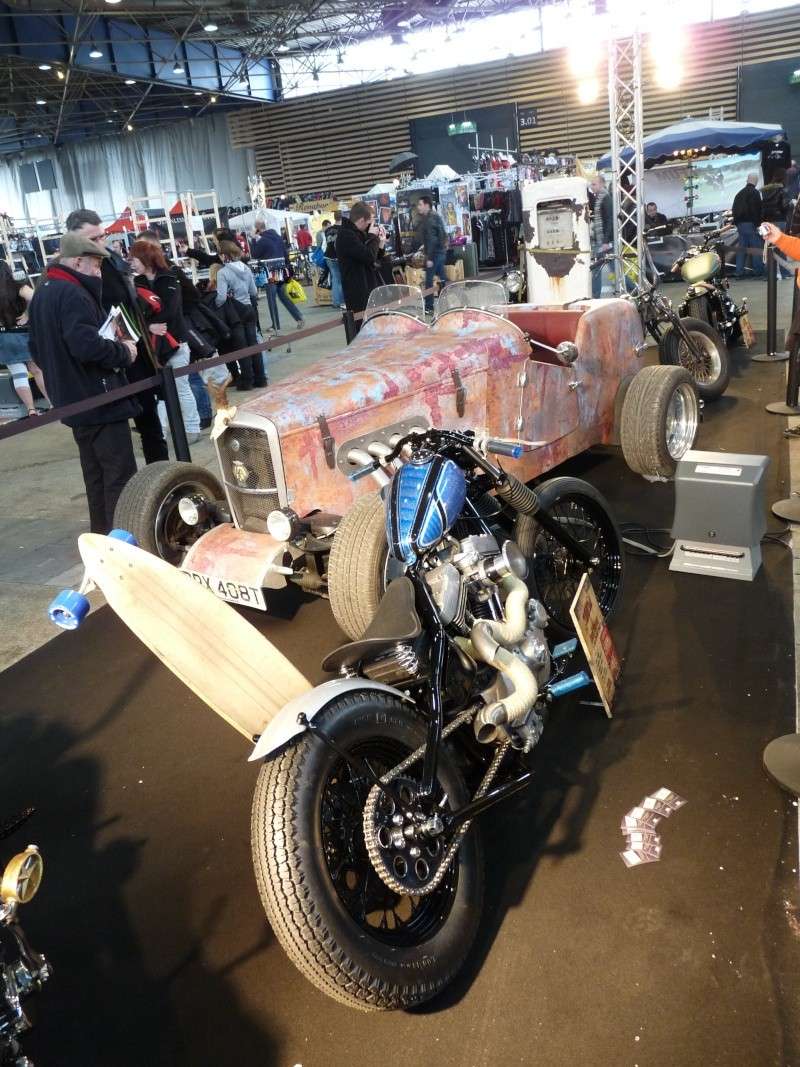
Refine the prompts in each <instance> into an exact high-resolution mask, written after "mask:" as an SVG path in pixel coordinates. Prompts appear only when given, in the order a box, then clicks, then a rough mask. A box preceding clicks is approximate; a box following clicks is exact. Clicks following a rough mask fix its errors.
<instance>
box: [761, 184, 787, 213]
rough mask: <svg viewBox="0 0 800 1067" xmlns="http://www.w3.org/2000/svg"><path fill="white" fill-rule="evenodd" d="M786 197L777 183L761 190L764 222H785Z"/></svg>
mask: <svg viewBox="0 0 800 1067" xmlns="http://www.w3.org/2000/svg"><path fill="white" fill-rule="evenodd" d="M786 210H787V206H786V195H785V193H784V189H783V186H782V185H778V183H777V182H774V183H771V184H770V185H765V186H764V188H763V189H762V190H761V217H762V218H763V219H764V222H784V221H785V219H786Z"/></svg>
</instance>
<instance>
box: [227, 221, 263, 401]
mask: <svg viewBox="0 0 800 1067" xmlns="http://www.w3.org/2000/svg"><path fill="white" fill-rule="evenodd" d="M224 244H225V252H224V253H223V259H224V260H225V262H224V264H223V266H222V269H221V270H220V271H218V272H217V278H216V280H217V295H216V306H217V307H218V308H221V307H224V306H225V302H226V300H228V298H229V296H230V299H231V301H232V302H233V305H234V308H235V309H236V312H237V314H238V315H239V318H240V319H241V321H242V325H243V327H244V333H245V347H246V348H250V347H251V346H252V345H256V344H258V336H257V330H258V289H257V288H256V282H255V278H254V277H253V272H252V271H251V270H250V268H249V267H248V266H247V264H246V263H243V262H242V251H241V249H240V248H239V247H238V245H231V244H230V243H228V242H224ZM266 384H267V379H266V375H265V374H264V360H263V358H262V356H261V354H260V353H259V354H257V355H255V356H247V357H245V358H244V359H240V360H239V383H238V388H239V389H253V388H255V389H263V388H264V386H265V385H266Z"/></svg>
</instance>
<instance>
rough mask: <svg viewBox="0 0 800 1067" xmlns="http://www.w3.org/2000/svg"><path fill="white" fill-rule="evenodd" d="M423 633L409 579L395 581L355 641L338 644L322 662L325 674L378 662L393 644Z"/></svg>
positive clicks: (412, 586)
mask: <svg viewBox="0 0 800 1067" xmlns="http://www.w3.org/2000/svg"><path fill="white" fill-rule="evenodd" d="M421 633H422V623H421V622H420V619H419V615H418V614H417V608H416V604H415V600H414V585H413V583H412V581H411V579H410V578H405V577H403V578H396V579H395V580H394V581H393V582H392V583H391V584H390V585H389V586H388V587H387V589H386V592H385V593H384V595H383V597H382V598H381V601H380V603H379V604H378V610H377V611H376V613H375V618H374V619H373V620H372V622H371V623H370V624H369V626H368V627H367V629H366V632H365V633H364V636H363V637H362V638H360V639H359V640H358V641H349V642H348V643H347V644H346V645H340V646H339V648H337V649H335V650H334V651H333V652H331V653H330V654H329V655H327V656H326V657H325V659H324V660H323V661H322V669H323V670H324V671H331V672H338V671H340V670H341V669H342V667H356V666H357V665H358V664H359V663H361V662H362V661H363V660H373V659H377V658H378V656H381V655H382V654H383V653H384V652H388V651H390V649H392V648H394V647H395V645H399V644H403V643H404V642H406V641H413V640H414V638H415V637H419V635H420V634H421Z"/></svg>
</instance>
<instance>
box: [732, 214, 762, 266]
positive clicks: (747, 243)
mask: <svg viewBox="0 0 800 1067" xmlns="http://www.w3.org/2000/svg"><path fill="white" fill-rule="evenodd" d="M736 232H737V233H738V234H739V246H738V248H737V251H736V277H737V278H742V277H743V276H744V266H745V261H746V260H747V259H749V260H750V265H751V267H752V268H753V274H754V275H755V276H756V277H757V278H763V277H764V264H763V263H762V261H761V256H760V255H759V251H760V249H761V248H763V247H764V242H763V241H762V240H761V237H760V236H759V234H758V230H756V227H755V223H753V222H737V223H736ZM748 248H753V249H756V251H754V252H748V251H747V249H748Z"/></svg>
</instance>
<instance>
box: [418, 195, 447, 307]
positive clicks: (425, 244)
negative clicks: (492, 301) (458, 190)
mask: <svg viewBox="0 0 800 1067" xmlns="http://www.w3.org/2000/svg"><path fill="white" fill-rule="evenodd" d="M417 220H418V221H417V230H416V239H417V241H418V242H419V245H420V247H421V248H423V249H424V251H425V288H426V289H432V288H433V279H434V277H438V278H439V279H440V281H441V282H442V284H443V285H444V282H445V273H444V260H445V253H446V252H447V230H445V228H444V223H443V222H442V218H441V216H440V215H439V213H438V211H434V210H433V201H432V200H431V198H430V197H429V196H421V197H420V198H419V200H418V201H417ZM425 310H426V311H433V293H430V294H429V295H428V296H426V297H425Z"/></svg>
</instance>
